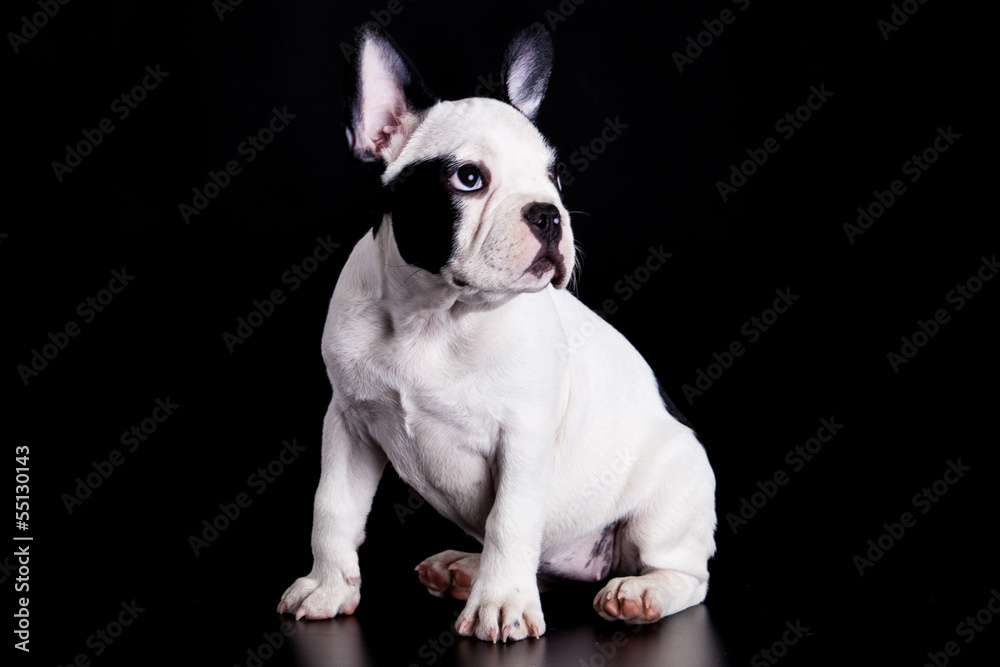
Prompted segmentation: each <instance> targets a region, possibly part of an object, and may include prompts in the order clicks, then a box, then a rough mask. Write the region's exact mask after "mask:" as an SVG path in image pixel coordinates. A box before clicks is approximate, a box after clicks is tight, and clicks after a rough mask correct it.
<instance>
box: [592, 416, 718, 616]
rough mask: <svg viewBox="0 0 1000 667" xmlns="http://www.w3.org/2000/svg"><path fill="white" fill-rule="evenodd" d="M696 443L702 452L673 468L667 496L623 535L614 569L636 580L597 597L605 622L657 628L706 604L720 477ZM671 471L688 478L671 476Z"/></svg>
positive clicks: (640, 510) (648, 506) (645, 507)
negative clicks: (668, 618) (666, 619)
mask: <svg viewBox="0 0 1000 667" xmlns="http://www.w3.org/2000/svg"><path fill="white" fill-rule="evenodd" d="M692 439H693V436H692ZM694 444H695V445H696V446H697V449H694V448H688V451H687V452H686V453H685V455H684V456H683V458H684V459H686V461H685V465H680V466H673V467H671V468H668V470H667V473H666V475H665V478H664V479H663V482H664V485H663V487H661V488H662V489H663V492H662V493H658V494H656V495H655V496H654V497H652V498H649V499H647V501H646V502H644V503H643V504H641V505H640V506H639V507H637V508H636V509H635V510H634V511H633V512H631V513H630V515H629V516H628V517H626V519H625V521H624V523H623V525H622V527H621V529H620V530H619V531H618V536H617V538H616V539H620V540H622V542H621V543H620V544H619V545H618V549H619V550H620V551H619V553H620V554H621V556H622V558H621V560H620V563H619V567H617V568H615V569H616V570H617V571H618V573H620V574H628V575H631V576H619V577H615V578H613V579H611V580H610V581H608V583H607V584H606V585H605V586H604V587H603V588H602V589H601V591H600V592H599V593H598V594H597V596H596V597H595V598H594V603H593V605H594V610H595V611H596V612H597V613H598V614H600V616H601V617H602V618H605V619H607V620H609V621H613V620H623V621H625V622H626V623H653V622H655V621H658V620H659V619H661V618H663V617H664V616H668V615H670V614H675V613H677V612H679V611H681V610H683V609H687V608H688V607H690V606H693V605H696V604H698V603H700V602H702V601H703V600H704V599H705V594H706V593H707V591H708V559H709V558H710V557H711V556H712V554H713V553H714V552H715V539H714V533H715V526H716V517H715V477H714V475H713V474H712V470H711V467H710V466H709V464H708V459H707V457H706V456H705V454H704V450H703V449H701V446H700V444H698V443H697V441H695V443H694ZM692 456H694V457H697V458H701V459H702V461H698V460H696V459H692V458H691V457H692ZM671 469H676V470H679V471H683V472H684V474H683V475H680V474H678V475H671V474H670V470H671Z"/></svg>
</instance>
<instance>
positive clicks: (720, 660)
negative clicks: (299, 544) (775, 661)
mask: <svg viewBox="0 0 1000 667" xmlns="http://www.w3.org/2000/svg"><path fill="white" fill-rule="evenodd" d="M552 621H553V622H552V623H551V624H550V625H549V629H548V632H546V634H545V635H544V636H543V637H541V638H540V639H528V640H526V641H519V642H513V643H508V644H491V643H488V642H482V641H477V640H475V639H468V638H465V637H459V636H458V635H457V634H455V633H454V631H453V630H449V629H447V628H446V629H445V630H444V631H443V632H442V633H441V634H439V635H435V636H434V637H433V638H428V639H429V641H427V642H425V643H424V644H422V645H420V647H419V648H418V649H415V650H414V653H413V655H411V656H406V655H405V651H404V652H403V654H402V655H400V653H399V652H398V651H397V650H392V651H389V653H392V654H393V655H394V656H395V657H398V660H396V661H394V662H393V664H394V665H401V666H403V667H425V666H430V665H460V666H464V665H475V666H476V667H501V666H502V667H511V666H518V667H535V666H538V667H541V666H542V665H545V666H546V667H550V666H551V667H588V666H593V667H600V666H602V665H616V664H617V665H656V666H657V667H671V666H677V667H721V666H722V665H728V664H729V662H728V660H727V658H726V655H725V650H724V647H723V644H722V639H721V637H720V636H719V634H718V632H717V631H716V630H715V628H714V626H713V625H712V621H711V618H710V615H709V612H708V609H707V608H706V607H705V605H696V606H694V607H691V608H689V609H686V610H685V611H682V612H680V613H678V614H674V615H673V616H670V617H667V618H665V619H663V620H661V621H660V622H658V623H654V624H651V625H643V626H628V625H624V624H622V623H605V622H601V621H596V622H593V623H584V624H578V625H571V626H560V625H558V618H553V619H552ZM365 634H366V633H364V631H363V629H362V623H361V622H360V621H359V619H358V618H356V617H354V616H340V617H337V618H334V619H331V620H329V621H320V622H316V621H312V622H298V623H296V624H295V632H294V634H292V635H291V636H290V637H289V640H290V644H291V648H292V651H293V652H294V654H295V658H296V662H297V664H299V665H303V666H304V667H341V666H344V667H348V666H350V667H368V666H369V665H370V666H373V667H374V666H375V665H378V664H383V662H382V661H381V660H377V659H376V657H375V654H374V653H373V651H372V650H371V648H370V646H369V644H368V642H366V639H365ZM369 639H371V638H369ZM373 641H382V640H373ZM386 641H393V640H391V639H389V640H386ZM401 648H402V647H401ZM380 653H381V651H380ZM384 664H388V663H384Z"/></svg>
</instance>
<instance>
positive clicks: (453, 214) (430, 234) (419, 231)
mask: <svg viewBox="0 0 1000 667" xmlns="http://www.w3.org/2000/svg"><path fill="white" fill-rule="evenodd" d="M454 165H455V162H454V160H452V159H451V158H435V159H431V160H422V161H420V162H415V163H414V164H412V165H410V166H408V167H407V168H406V169H404V170H403V171H402V172H401V173H400V174H399V176H397V177H396V178H394V179H393V180H392V181H390V182H389V183H387V184H386V185H385V186H383V195H384V201H385V206H386V210H387V211H388V212H389V213H391V214H392V229H393V233H394V235H395V237H396V246H397V247H398V248H399V254H400V255H402V256H403V259H404V260H406V262H407V264H412V265H414V266H419V267H420V268H422V269H426V270H427V271H430V272H431V273H438V272H440V271H441V267H442V266H444V265H445V264H447V263H448V260H449V259H450V258H451V253H452V250H453V249H454V245H455V231H456V230H457V229H458V224H459V218H460V216H461V209H460V207H459V205H458V202H457V200H456V198H457V197H458V196H459V195H457V194H455V193H454V192H452V191H451V189H450V188H449V187H448V184H447V182H448V177H449V176H450V171H451V169H452V168H453V166H454Z"/></svg>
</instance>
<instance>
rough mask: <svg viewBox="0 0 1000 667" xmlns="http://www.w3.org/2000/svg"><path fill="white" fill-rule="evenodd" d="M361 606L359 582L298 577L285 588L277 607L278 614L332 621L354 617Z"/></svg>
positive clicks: (359, 580)
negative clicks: (332, 619) (349, 615)
mask: <svg viewBox="0 0 1000 667" xmlns="http://www.w3.org/2000/svg"><path fill="white" fill-rule="evenodd" d="M359 602H361V578H360V577H353V578H343V579H334V580H332V581H322V580H320V579H319V578H317V577H299V578H298V579H296V580H295V583H294V584H292V585H291V586H289V587H288V590H286V591H285V594H284V595H282V596H281V602H279V603H278V613H279V614H286V613H287V614H295V620H299V619H301V618H308V619H321V618H333V617H334V616H336V615H337V614H353V613H354V610H355V609H357V608H358V603H359Z"/></svg>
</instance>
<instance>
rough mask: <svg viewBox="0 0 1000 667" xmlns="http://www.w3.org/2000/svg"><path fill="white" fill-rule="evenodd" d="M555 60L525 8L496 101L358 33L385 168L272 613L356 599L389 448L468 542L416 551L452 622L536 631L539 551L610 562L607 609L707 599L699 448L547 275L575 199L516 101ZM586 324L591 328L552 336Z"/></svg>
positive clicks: (361, 77)
mask: <svg viewBox="0 0 1000 667" xmlns="http://www.w3.org/2000/svg"><path fill="white" fill-rule="evenodd" d="M551 64H552V44H551V38H550V37H549V34H548V32H547V31H546V30H545V28H544V27H542V26H541V25H540V24H536V25H534V26H531V27H529V28H527V29H525V30H523V31H522V32H521V33H519V34H518V35H517V36H516V37H515V38H514V39H513V40H512V41H511V43H510V44H509V46H508V47H507V51H506V54H505V57H504V62H503V70H502V72H503V76H502V78H503V93H504V99H503V100H497V99H487V98H469V99H463V100H458V101H436V100H434V99H433V98H431V97H430V96H429V95H427V94H426V92H424V90H423V88H422V87H421V85H420V83H419V80H418V79H417V78H416V76H415V74H414V73H413V72H412V70H411V69H410V67H409V65H408V64H407V60H406V59H405V58H403V57H402V56H401V55H400V53H399V52H398V51H397V50H396V49H395V48H394V46H393V45H392V43H391V42H390V41H389V39H388V38H387V37H386V36H385V35H384V34H383V33H382V32H381V31H380V30H379V28H378V27H376V26H375V25H369V26H366V27H365V28H364V29H363V30H361V31H360V32H359V36H358V53H357V57H356V58H355V62H354V64H353V67H354V70H353V75H352V79H351V85H350V86H349V91H348V121H347V132H346V134H347V140H348V143H349V146H350V149H351V152H352V153H353V155H354V156H355V157H356V158H358V159H359V160H362V161H364V162H374V163H378V164H379V165H381V166H382V167H383V171H382V176H381V179H382V192H383V197H382V202H383V204H384V207H385V208H384V215H383V216H382V219H381V221H380V222H379V224H378V225H376V226H375V227H374V228H373V229H372V230H371V231H370V232H369V233H367V234H365V235H364V237H362V238H361V240H360V241H358V243H357V245H356V246H355V247H354V250H353V252H352V253H351V256H350V258H349V259H348V260H347V264H346V265H345V266H344V269H343V272H342V274H341V276H340V279H339V281H338V283H337V286H336V289H335V290H334V293H333V299H332V300H331V302H330V311H329V315H328V316H327V321H326V328H325V330H324V333H323V341H322V351H323V356H324V359H325V361H326V364H327V370H328V374H329V377H330V382H331V383H332V385H333V400H332V401H331V402H330V408H329V410H328V411H327V413H326V418H325V420H324V422H323V452H322V473H321V477H320V482H319V488H318V490H317V492H316V500H315V506H314V517H313V533H312V550H313V557H314V564H313V568H312V571H311V572H310V573H309V574H308V575H307V576H305V577H301V578H300V579H298V580H296V581H295V582H294V583H293V584H292V585H291V587H289V589H288V590H287V591H286V592H285V594H284V596H283V597H282V599H281V602H280V604H279V605H278V611H279V612H287V613H293V614H295V616H296V618H303V617H304V618H311V619H319V618H329V617H331V616H335V615H337V614H351V613H353V612H354V610H355V609H356V608H357V606H358V603H359V602H360V600H361V576H360V569H359V567H358V554H357V548H358V546H359V545H360V544H361V542H362V541H363V540H364V530H365V521H366V518H367V515H368V512H369V509H370V507H371V503H372V498H373V496H374V495H375V489H376V486H377V485H378V482H379V478H380V477H381V475H382V471H383V469H384V467H385V465H386V463H387V462H388V461H391V462H392V464H393V467H394V468H395V469H396V471H397V472H398V473H399V474H400V476H401V477H402V478H403V479H404V480H405V481H406V482H407V483H408V484H410V486H412V487H413V488H414V489H416V491H417V492H418V493H420V495H421V496H422V497H423V498H425V499H426V500H427V501H428V502H429V503H430V504H431V505H433V506H434V508H435V509H437V511H438V512H440V513H441V514H442V515H443V516H445V517H446V518H448V519H450V520H451V521H453V522H455V523H456V524H457V525H458V526H460V527H461V528H462V529H463V530H465V531H466V532H468V533H469V534H470V535H472V536H474V537H475V538H476V539H478V540H479V541H480V542H481V543H482V545H483V546H482V553H478V554H470V553H463V552H458V551H454V550H446V551H442V552H441V553H438V554H437V555H434V556H431V557H429V558H427V559H426V560H424V561H423V562H422V563H420V564H419V565H418V566H417V571H418V576H419V578H420V581H421V582H422V583H423V584H424V585H425V586H426V587H427V589H428V590H429V591H430V593H431V594H433V595H436V596H441V595H444V594H448V595H451V596H454V597H456V598H459V599H463V600H466V603H465V608H464V610H463V611H462V613H461V615H460V616H459V617H458V620H457V621H456V626H455V627H456V630H457V631H458V633H459V634H462V635H475V636H476V637H479V638H480V639H484V640H488V641H490V640H491V641H497V640H503V641H506V640H508V639H510V640H517V639H524V638H525V637H528V636H534V637H538V636H540V635H541V634H543V633H544V632H545V620H544V617H543V615H542V607H541V602H540V599H539V594H538V584H537V577H538V575H540V574H541V575H548V576H556V577H563V578H569V579H577V580H589V581H594V582H597V581H605V580H607V581H605V583H604V585H603V588H601V589H600V591H599V592H598V593H597V595H596V597H595V598H594V603H593V606H594V610H595V611H596V612H597V613H598V614H599V615H600V616H602V617H603V618H605V619H608V620H623V621H625V622H626V623H651V622H654V621H657V620H659V619H660V618H662V617H663V616H666V615H668V614H673V613H675V612H678V611H680V610H682V609H685V608H687V607H689V606H691V605H695V604H698V603H700V602H701V601H702V600H704V598H705V593H706V590H707V588H708V568H707V564H708V560H709V558H710V557H711V556H712V554H713V553H714V551H715V542H714V533H715V526H716V518H715V478H714V475H713V473H712V469H711V467H710V465H709V462H708V458H707V456H706V454H705V451H704V449H703V448H702V446H701V444H700V443H699V442H698V440H697V439H696V438H695V436H694V434H693V433H692V431H691V429H690V428H689V427H688V426H687V425H685V424H682V423H681V422H679V421H678V420H677V419H676V418H675V417H673V416H672V415H671V413H670V412H669V411H668V410H667V407H666V406H665V404H664V400H663V398H661V395H660V392H659V389H658V386H657V382H656V379H655V378H654V376H653V373H652V371H651V370H650V368H649V366H648V365H647V364H646V362H645V361H644V360H643V359H642V357H641V356H640V355H639V353H638V352H636V350H635V349H634V348H633V347H632V346H631V345H630V344H629V343H628V342H627V341H626V340H625V338H624V337H623V336H622V335H621V334H619V333H618V332H617V331H615V330H614V329H613V328H612V327H611V326H610V325H608V324H607V323H606V322H604V320H602V319H601V318H600V317H598V316H597V315H596V314H594V313H593V312H592V311H591V310H589V309H588V308H587V307H585V306H584V305H582V304H581V303H580V302H579V301H578V300H577V299H576V298H575V297H574V296H573V295H572V294H571V293H570V292H568V291H567V289H566V286H567V283H569V281H570V278H571V276H572V275H573V268H574V246H573V233H572V229H571V227H570V216H569V213H568V212H567V211H566V209H565V207H564V206H563V202H562V198H561V194H560V191H559V180H558V177H557V176H556V173H555V172H556V164H557V162H556V155H555V152H554V150H553V149H552V148H551V147H550V146H549V145H548V143H547V142H546V140H545V138H544V137H543V136H542V135H541V134H540V133H539V131H538V129H537V128H536V127H535V125H534V124H533V119H534V117H535V114H536V112H537V110H538V107H539V104H540V103H541V101H542V98H543V96H544V94H545V90H546V87H547V84H548V79H549V73H550V71H551ZM581 328H583V329H586V330H587V331H590V332H592V334H591V335H589V336H587V337H586V339H584V340H576V341H575V342H574V345H573V348H572V354H560V353H559V350H564V349H567V345H568V343H567V341H568V340H569V338H570V337H571V336H572V335H573V332H577V331H580V330H581ZM443 546H446V545H443ZM404 565H405V564H402V563H401V564H400V566H401V567H402V566H404ZM598 585H599V584H598ZM553 594H556V593H553Z"/></svg>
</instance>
